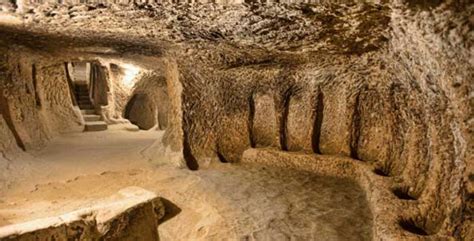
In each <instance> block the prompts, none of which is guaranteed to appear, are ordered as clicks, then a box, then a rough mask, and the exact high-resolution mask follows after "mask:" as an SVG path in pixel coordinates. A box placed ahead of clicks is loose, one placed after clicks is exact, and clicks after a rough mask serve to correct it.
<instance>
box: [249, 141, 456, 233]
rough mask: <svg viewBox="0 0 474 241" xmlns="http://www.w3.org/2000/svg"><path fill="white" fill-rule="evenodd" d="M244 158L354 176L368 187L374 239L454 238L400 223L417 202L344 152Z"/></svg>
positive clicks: (266, 151)
mask: <svg viewBox="0 0 474 241" xmlns="http://www.w3.org/2000/svg"><path fill="white" fill-rule="evenodd" d="M241 162H243V163H258V164H264V165H269V166H277V167H282V168H288V169H296V170H302V171H310V172H314V173H316V174H318V175H323V176H335V177H340V178H347V179H351V180H352V181H354V182H356V183H357V184H358V185H359V186H361V188H362V189H363V190H364V192H365V194H366V196H367V201H368V203H369V207H370V209H371V211H372V217H373V228H372V230H373V234H372V235H373V239H374V240H427V239H432V240H454V239H453V238H452V237H447V236H444V235H441V234H433V235H429V236H422V235H416V234H413V233H410V232H407V231H405V230H403V228H401V227H400V225H399V222H400V218H402V219H403V220H404V219H406V218H408V217H407V216H410V215H412V213H414V212H415V210H416V205H417V204H418V203H417V202H411V203H407V202H403V201H402V200H399V199H397V198H396V197H395V196H394V195H393V194H392V193H391V187H392V186H393V184H394V183H393V180H392V178H391V177H381V176H378V175H376V174H375V173H374V168H373V167H372V166H371V165H369V163H367V162H364V161H360V160H355V159H351V158H348V157H344V156H334V155H331V156H329V155H317V154H308V153H301V152H286V151H280V150H277V149H274V148H253V149H248V150H246V151H245V152H244V153H243V155H242V159H241Z"/></svg>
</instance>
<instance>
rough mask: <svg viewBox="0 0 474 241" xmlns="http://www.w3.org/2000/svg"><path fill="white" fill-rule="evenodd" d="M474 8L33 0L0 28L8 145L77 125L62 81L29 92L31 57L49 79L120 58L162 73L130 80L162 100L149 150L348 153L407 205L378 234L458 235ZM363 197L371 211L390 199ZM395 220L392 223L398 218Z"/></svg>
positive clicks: (226, 154)
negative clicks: (158, 79) (42, 0)
mask: <svg viewBox="0 0 474 241" xmlns="http://www.w3.org/2000/svg"><path fill="white" fill-rule="evenodd" d="M473 11H474V5H473V4H471V3H469V1H446V2H442V1H436V3H428V2H427V1H402V0H400V1H392V2H390V3H380V4H375V3H347V4H317V5H311V4H290V5H285V4H271V5H270V4H269V5H262V4H255V5H245V4H237V5H221V4H177V5H175V4H163V5H155V4H133V5H116V4H90V5H76V6H68V5H55V4H49V5H48V4H40V5H38V6H33V7H32V10H31V11H25V12H24V13H22V14H20V13H18V14H17V15H13V14H10V15H12V16H16V17H18V18H20V20H18V21H22V23H24V25H15V24H10V25H8V26H6V25H5V26H2V28H1V29H0V34H1V36H2V37H1V38H0V43H1V45H2V46H3V47H0V50H1V51H2V52H3V53H4V54H3V55H2V56H3V57H2V58H1V61H0V63H1V70H2V71H1V73H2V75H1V78H2V86H3V89H5V90H12V93H14V94H13V95H11V96H9V95H7V94H2V95H1V96H0V97H1V98H0V103H1V104H2V117H3V119H4V120H5V121H4V122H0V123H4V125H6V128H3V129H4V130H5V131H6V132H9V133H7V135H6V136H8V137H6V138H5V143H11V142H9V141H11V138H13V139H15V142H16V144H17V145H18V146H22V145H23V146H24V148H25V149H28V148H30V147H35V146H39V145H42V144H45V143H46V142H47V140H48V138H49V136H50V135H52V134H51V133H52V131H50V130H52V129H53V130H54V129H55V128H57V127H58V126H62V127H61V128H65V129H67V130H70V129H71V128H72V126H73V123H74V121H71V119H72V120H74V118H73V115H72V113H73V112H72V111H71V106H70V104H66V105H64V104H58V103H64V102H66V100H67V99H68V98H67V93H66V91H64V88H63V89H62V91H64V92H62V94H61V96H59V97H57V98H58V99H60V100H64V101H60V102H57V101H53V100H54V98H55V97H54V95H42V94H41V92H38V93H39V94H38V96H40V97H41V98H39V101H38V99H37V98H35V96H36V94H35V91H33V90H34V89H35V88H32V87H31V86H35V83H37V84H38V85H40V84H41V83H43V82H38V81H37V82H35V81H34V80H33V79H31V78H30V76H31V73H30V72H37V73H39V74H40V75H41V73H42V72H41V71H33V70H29V69H30V67H31V66H32V65H31V63H30V62H33V63H34V64H35V66H36V64H37V65H38V66H40V63H42V61H43V60H44V59H46V60H48V61H51V63H54V64H51V65H49V66H48V67H44V68H41V70H43V69H44V70H45V71H47V73H51V74H52V75H54V76H58V78H55V79H56V80H55V81H56V82H58V83H59V82H61V80H62V79H61V78H60V76H59V75H58V73H59V72H60V71H61V70H60V66H63V62H64V61H72V60H73V59H76V58H81V59H86V60H88V61H95V60H96V59H100V61H102V63H105V62H106V61H105V62H104V59H107V60H109V61H110V60H111V59H112V60H113V61H117V62H121V61H123V60H127V61H128V62H131V63H133V64H134V65H136V66H138V67H140V68H142V69H145V70H147V71H151V72H153V71H155V72H156V73H158V75H159V76H162V77H163V78H164V82H165V83H166V84H163V85H162V87H163V88H161V89H160V90H159V91H148V90H149V89H148V88H149V87H151V86H152V85H150V84H145V83H147V81H146V78H144V79H143V80H144V82H137V83H136V86H137V88H136V89H135V90H134V91H136V92H141V93H142V94H145V93H146V95H147V96H149V97H147V98H150V99H159V100H161V99H164V98H165V96H166V98H167V101H168V103H169V105H168V104H167V105H166V106H167V109H166V116H167V118H166V132H165V133H164V136H163V139H160V140H159V141H157V143H156V144H155V145H154V146H153V147H152V148H151V149H148V150H147V153H149V154H150V159H151V160H153V161H155V162H157V163H160V164H163V163H173V164H176V165H178V166H181V167H188V168H190V169H193V170H196V169H199V170H200V169H206V168H208V167H210V166H212V163H214V162H239V161H240V160H241V158H242V155H243V153H245V151H246V150H247V149H249V148H252V147H258V148H270V147H271V148H277V149H279V150H282V151H293V152H288V153H289V155H292V154H294V155H298V154H300V153H296V151H298V152H299V151H303V152H305V153H311V152H314V153H318V154H324V155H331V156H343V157H344V158H351V159H348V160H350V161H353V162H357V163H358V164H357V165H359V164H360V165H363V166H364V168H366V169H373V170H374V172H376V173H377V174H378V175H379V176H380V178H382V179H384V178H385V179H388V180H390V181H389V182H386V183H389V185H388V184H386V183H385V182H380V183H379V182H375V184H373V185H374V186H376V187H377V188H385V189H384V190H385V191H389V190H394V191H393V192H394V193H395V195H396V196H397V198H398V199H400V200H399V201H400V202H401V203H404V204H403V205H405V204H406V206H407V208H406V209H403V210H402V213H399V211H397V209H396V208H395V209H390V208H387V210H388V211H387V212H385V213H381V214H380V215H381V216H382V218H381V219H378V220H379V221H376V222H375V223H374V226H375V227H377V228H376V230H381V231H380V232H376V233H374V239H384V238H386V237H407V238H412V239H423V238H424V237H425V236H428V238H433V239H436V238H440V239H461V238H467V239H469V237H472V232H471V231H469V230H472V225H473V224H472V193H473V192H474V188H473V181H472V175H473V174H472V173H473V163H472V160H473V158H472V149H473V148H472V145H473V144H472V131H471V129H472V124H473V121H472V109H471V108H472V103H471V102H472V83H471V82H472V81H471V80H472V79H473V77H474V76H473V73H474V71H473V62H472V60H473V59H474V57H473V52H472V24H473V23H472V17H471V16H472V15H473ZM10 15H9V16H10ZM13 22H14V21H10V23H13ZM6 46H8V48H7V47H6ZM17 52H21V53H22V56H23V55H24V56H25V57H24V58H25V59H26V60H29V62H27V61H19V60H18V59H15V58H17V57H15V55H16V53H17ZM65 53H67V54H65ZM40 56H41V57H40ZM29 63H30V64H29ZM23 65H25V66H26V67H23ZM50 66H56V67H50ZM36 68H37V70H40V68H39V67H36ZM108 68H109V69H110V70H111V69H112V68H111V67H110V65H109V67H108ZM31 69H32V68H31ZM117 73H119V71H118V72H117ZM120 75H121V74H120V73H119V74H118V76H120ZM22 76H24V77H22ZM112 79H120V78H114V77H113V78H112ZM3 83H5V84H3ZM7 83H12V84H11V85H10V84H7ZM44 83H45V86H48V85H47V83H48V82H47V81H46V82H44ZM62 83H63V85H64V83H65V82H64V81H63V82H62ZM110 86H120V84H113V82H112V83H110ZM64 87H66V86H65V85H64ZM50 88H51V87H50ZM120 89H121V87H119V88H116V89H115V90H120ZM150 89H152V88H150ZM38 91H48V90H41V86H40V88H38ZM160 91H161V92H160ZM158 92H160V93H161V94H160V95H158V96H150V94H151V93H158ZM2 93H9V92H8V91H3V92H2ZM132 93H133V91H128V92H127V91H121V90H120V91H116V92H114V91H110V95H111V98H109V99H110V100H112V101H113V100H114V99H116V100H117V103H115V102H111V103H108V106H109V107H112V106H113V107H114V108H115V109H114V110H112V109H109V113H111V114H110V116H115V117H116V116H117V113H120V108H125V105H126V101H127V100H128V98H129V97H130V96H131V94H132ZM20 95H24V96H26V97H27V99H20V98H18V97H19V96H20ZM42 96H45V97H44V98H45V99H48V100H50V101H49V102H46V103H50V104H51V105H54V106H55V111H56V112H54V117H46V119H41V118H42V116H43V115H50V114H49V113H50V112H52V111H51V109H49V110H48V108H46V107H44V108H45V110H44V111H38V110H37V108H38V107H37V106H38V103H40V104H41V106H43V102H42V101H43V99H42V98H43V97H42ZM46 97H47V98H46ZM112 97H113V98H112ZM109 99H108V100H109ZM149 102H151V100H150V101H149ZM146 106H154V107H156V106H155V105H151V104H146ZM157 106H158V107H157V108H158V111H157V112H158V117H157V116H156V114H150V115H148V114H147V115H146V116H147V118H152V119H155V121H156V119H158V121H156V122H158V124H159V123H161V121H160V120H159V119H160V116H162V115H160V106H159V105H157ZM41 108H43V107H41ZM41 108H40V109H41ZM104 108H105V107H104ZM105 109H107V108H105ZM6 110H10V111H6ZM58 111H59V112H58ZM140 112H141V113H146V112H143V111H140ZM149 112H150V113H151V112H156V111H149ZM150 116H151V117H150ZM61 118H66V119H61ZM58 119H59V120H58ZM55 120H58V121H55ZM25 123H28V125H25ZM58 123H59V124H61V125H59V124H58ZM150 123H151V121H150ZM149 125H151V124H149ZM149 125H148V124H147V126H149ZM7 130H9V131H7ZM2 141H3V139H2ZM2 143H4V142H2ZM2 151H3V150H2ZM290 157H291V156H290ZM279 158H281V157H279ZM290 159H291V158H290ZM277 161H278V160H275V162H277ZM267 164H271V165H274V164H275V163H273V162H268V163H267ZM320 165H321V166H323V168H324V167H331V166H332V165H335V164H333V163H330V162H328V163H324V162H321V163H320ZM348 165H351V164H348ZM344 168H345V166H344V165H342V166H337V165H336V167H334V168H332V170H333V171H332V172H329V173H328V175H337V173H339V172H340V171H343V170H344ZM354 175H355V174H354ZM382 176H383V177H382ZM470 177H471V178H470ZM381 183H385V184H381ZM375 189H376V188H375ZM371 190H373V189H366V190H365V191H366V192H369V193H368V194H367V195H371V194H370V192H372V191H371ZM373 195H378V194H373ZM373 200H375V199H370V198H369V201H370V202H375V203H374V205H375V206H371V207H372V209H380V208H384V205H398V204H393V203H392V204H391V203H388V204H384V203H379V202H377V201H373ZM406 200H410V201H406ZM395 203H396V202H395ZM377 205H380V206H377ZM390 210H391V211H390ZM395 215H400V216H402V220H399V222H398V223H393V220H394V219H391V217H393V216H395ZM383 217H386V218H383ZM387 220H392V221H387ZM382 231H386V232H382Z"/></svg>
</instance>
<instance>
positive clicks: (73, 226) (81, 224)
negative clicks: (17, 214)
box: [0, 187, 165, 241]
mask: <svg viewBox="0 0 474 241" xmlns="http://www.w3.org/2000/svg"><path fill="white" fill-rule="evenodd" d="M164 214H165V208H164V205H163V204H162V202H161V199H160V198H159V197H158V196H157V195H156V194H154V193H152V192H149V191H147V190H144V189H142V188H139V187H128V188H125V189H122V190H120V191H119V192H118V195H117V197H114V198H113V199H112V200H109V201H105V202H103V203H101V204H98V205H95V206H92V207H87V208H83V209H79V210H76V211H73V212H69V213H65V214H63V215H59V216H54V217H47V218H41V219H37V220H33V221H29V222H25V223H19V224H13V225H9V226H5V227H1V228H0V240H18V241H26V240H158V239H159V238H158V231H157V227H158V220H160V219H161V218H162V217H163V216H164Z"/></svg>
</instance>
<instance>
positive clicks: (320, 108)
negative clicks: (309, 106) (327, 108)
mask: <svg viewBox="0 0 474 241" xmlns="http://www.w3.org/2000/svg"><path fill="white" fill-rule="evenodd" d="M323 118H324V94H323V92H322V91H321V90H319V93H318V97H317V104H316V117H315V118H314V126H313V135H312V138H311V144H312V147H313V152H314V153H318V154H321V150H320V148H319V143H320V140H321V126H322V125H323Z"/></svg>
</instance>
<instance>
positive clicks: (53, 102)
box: [1, 55, 80, 149]
mask: <svg viewBox="0 0 474 241" xmlns="http://www.w3.org/2000/svg"><path fill="white" fill-rule="evenodd" d="M3 60H4V61H5V62H8V66H7V69H6V72H7V74H6V78H4V79H3V80H2V83H1V84H2V92H3V94H2V103H3V104H2V106H3V107H2V108H3V112H4V113H6V115H5V114H4V116H8V117H7V119H6V120H7V123H9V127H10V129H11V131H12V133H14V135H15V136H17V143H18V145H19V146H20V147H22V148H24V149H36V148H40V147H42V146H44V144H45V143H46V142H47V141H48V140H49V139H50V138H52V137H54V136H56V135H57V134H59V133H64V132H68V131H72V130H75V128H77V127H78V126H79V125H80V120H79V116H77V114H76V112H75V111H74V106H73V104H72V99H71V96H70V89H69V84H68V81H67V79H66V65H65V64H63V63H53V64H50V63H48V61H47V60H45V59H41V57H39V56H36V57H34V55H33V56H31V55H30V56H22V55H8V56H6V57H5V59H3Z"/></svg>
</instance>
